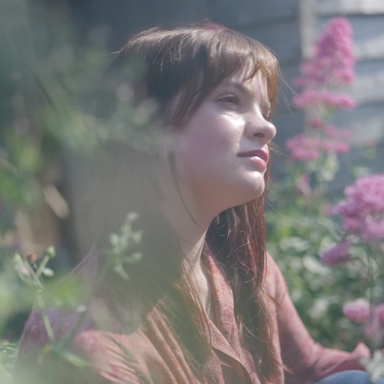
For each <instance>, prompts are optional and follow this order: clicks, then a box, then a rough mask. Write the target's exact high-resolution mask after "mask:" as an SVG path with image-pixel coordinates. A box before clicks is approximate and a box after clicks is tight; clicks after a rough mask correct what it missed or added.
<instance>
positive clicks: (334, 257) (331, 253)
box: [320, 240, 351, 267]
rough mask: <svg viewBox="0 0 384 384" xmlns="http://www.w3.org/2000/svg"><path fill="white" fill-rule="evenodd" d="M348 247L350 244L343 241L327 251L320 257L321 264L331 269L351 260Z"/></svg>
mask: <svg viewBox="0 0 384 384" xmlns="http://www.w3.org/2000/svg"><path fill="white" fill-rule="evenodd" d="M350 247H351V244H350V243H349V242H348V241H346V240H344V241H342V242H341V243H339V244H336V245H335V246H333V247H331V248H329V249H327V250H326V251H324V252H323V253H322V254H321V255H320V258H321V264H323V265H326V266H329V267H333V266H335V265H339V264H342V263H344V262H345V261H348V260H349V259H350V258H351V254H350V253H349V249H350Z"/></svg>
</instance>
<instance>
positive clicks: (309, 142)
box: [285, 134, 321, 161]
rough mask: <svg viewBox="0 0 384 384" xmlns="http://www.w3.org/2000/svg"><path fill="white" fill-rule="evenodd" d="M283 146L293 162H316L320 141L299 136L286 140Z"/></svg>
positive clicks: (318, 155) (302, 135)
mask: <svg viewBox="0 0 384 384" xmlns="http://www.w3.org/2000/svg"><path fill="white" fill-rule="evenodd" d="M285 146H286V147H287V148H288V149H289V150H290V151H291V154H292V157H293V158H294V159H295V160H302V161H308V160H317V159H318V158H319V157H320V152H319V149H320V148H321V140H320V139H319V138H316V137H310V136H307V135H304V134H299V135H296V136H294V137H291V138H290V139H288V140H287V141H286V142H285Z"/></svg>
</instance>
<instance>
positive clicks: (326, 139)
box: [285, 118, 351, 161]
mask: <svg viewBox="0 0 384 384" xmlns="http://www.w3.org/2000/svg"><path fill="white" fill-rule="evenodd" d="M313 123H315V124H317V128H318V131H319V132H318V133H317V134H316V135H312V136H309V135H308V134H305V133H301V134H298V135H296V136H294V137H291V138H289V139H288V140H287V141H286V142H285V146H286V147H287V149H289V150H290V152H291V155H292V157H293V158H294V159H295V160H301V161H309V160H317V159H319V157H320V155H321V153H323V152H335V153H347V152H349V145H348V143H347V142H346V141H347V140H348V139H349V138H350V137H351V132H350V131H349V130H348V129H343V128H338V127H336V126H334V125H327V126H324V125H323V123H322V121H321V120H320V119H317V118H316V119H313V120H312V123H311V124H312V126H313V125H314V124H313Z"/></svg>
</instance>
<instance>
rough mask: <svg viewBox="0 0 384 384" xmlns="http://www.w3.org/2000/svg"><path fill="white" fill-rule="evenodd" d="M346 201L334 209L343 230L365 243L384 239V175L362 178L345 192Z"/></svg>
mask: <svg viewBox="0 0 384 384" xmlns="http://www.w3.org/2000/svg"><path fill="white" fill-rule="evenodd" d="M344 193H345V196H346V201H344V202H342V203H340V204H339V205H337V206H335V207H333V209H332V211H333V212H332V213H333V214H337V215H340V216H341V218H342V220H343V229H344V230H345V231H347V232H349V233H351V234H354V235H357V236H359V237H360V239H361V240H362V241H363V242H371V241H373V242H377V241H380V240H383V239H384V174H379V175H370V176H364V177H360V178H358V179H357V180H356V182H355V183H354V184H353V185H350V186H348V187H346V188H345V190H344Z"/></svg>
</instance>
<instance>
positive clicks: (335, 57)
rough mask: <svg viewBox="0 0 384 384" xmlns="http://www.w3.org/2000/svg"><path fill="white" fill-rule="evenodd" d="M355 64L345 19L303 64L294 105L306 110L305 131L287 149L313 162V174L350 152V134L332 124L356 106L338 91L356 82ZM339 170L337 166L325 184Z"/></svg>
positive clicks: (332, 25) (334, 24) (336, 23)
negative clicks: (340, 113) (334, 118)
mask: <svg viewBox="0 0 384 384" xmlns="http://www.w3.org/2000/svg"><path fill="white" fill-rule="evenodd" d="M354 62H355V61H354V57H353V54H352V29H351V26H350V25H349V23H348V21H347V20H346V19H344V18H341V17H338V18H334V19H331V20H330V21H329V22H328V24H327V25H326V26H325V28H324V30H323V32H322V33H321V34H320V35H319V37H318V39H317V42H316V44H315V46H314V56H313V57H312V58H311V59H308V60H305V61H304V62H303V63H302V64H301V66H300V72H301V76H299V77H298V78H296V79H295V81H294V85H295V86H296V87H297V88H299V89H302V91H301V93H299V94H297V95H296V96H295V97H293V99H292V104H293V106H294V107H296V108H298V109H302V110H304V111H305V116H306V121H305V130H304V133H302V134H299V135H297V136H294V137H292V138H290V139H288V140H287V142H286V147H287V149H288V150H289V151H290V153H291V155H292V158H293V159H294V160H296V161H302V162H310V163H311V164H310V165H309V167H307V168H308V170H309V172H311V173H314V172H313V171H314V164H315V165H316V164H321V165H323V164H322V163H324V162H325V161H326V160H327V159H328V161H329V158H330V156H333V159H334V154H338V153H346V152H349V145H348V143H347V142H348V139H349V138H350V136H351V133H350V131H349V130H347V129H343V128H340V127H337V126H335V125H334V124H331V119H332V116H333V115H334V113H335V112H336V111H338V110H343V109H353V108H355V106H356V103H355V101H354V100H353V99H352V98H351V97H350V96H349V95H348V94H346V93H342V92H339V88H340V87H341V86H347V85H351V83H352V82H353V79H354V70H353V66H354ZM315 168H316V167H315ZM336 170H337V166H336V167H335V166H334V172H333V173H332V172H331V175H328V176H327V177H326V179H328V180H326V181H329V179H331V178H332V177H334V174H335V171H336Z"/></svg>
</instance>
